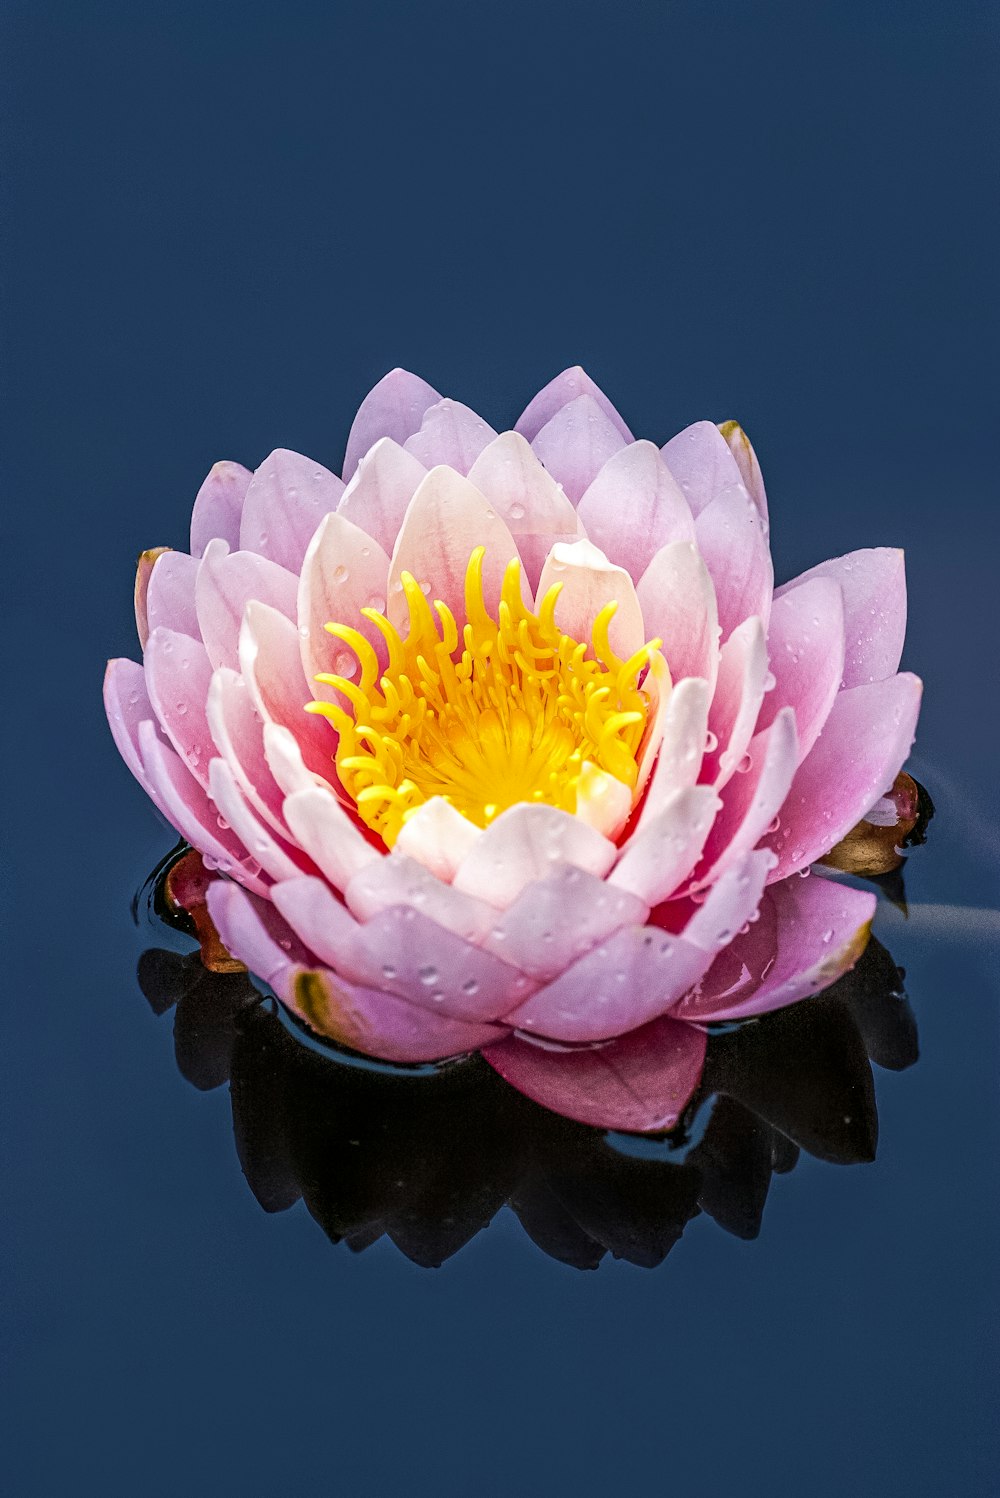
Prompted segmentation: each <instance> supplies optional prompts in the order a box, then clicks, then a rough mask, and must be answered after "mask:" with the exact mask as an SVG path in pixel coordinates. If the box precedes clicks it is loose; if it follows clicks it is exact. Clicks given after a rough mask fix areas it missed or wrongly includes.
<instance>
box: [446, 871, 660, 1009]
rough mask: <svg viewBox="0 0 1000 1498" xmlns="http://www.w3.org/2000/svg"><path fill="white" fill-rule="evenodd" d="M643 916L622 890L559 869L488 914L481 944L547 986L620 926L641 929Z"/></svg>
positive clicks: (644, 910) (644, 908) (642, 907)
mask: <svg viewBox="0 0 1000 1498" xmlns="http://www.w3.org/2000/svg"><path fill="white" fill-rule="evenodd" d="M453 893H454V891H453ZM648 914H649V907H648V905H646V903H645V901H643V900H640V899H639V898H638V897H637V896H635V895H632V894H629V893H628V891H627V890H622V889H614V888H613V887H612V886H611V885H610V884H609V883H608V882H607V881H606V880H604V879H595V878H594V876H593V875H592V874H585V873H584V872H583V870H582V869H576V868H569V867H565V866H562V867H559V868H555V869H553V870H552V871H551V873H549V874H546V875H545V877H544V878H543V879H540V880H539V881H538V883H537V884H531V885H529V886H528V888H527V889H525V890H523V891H522V893H521V894H520V895H519V896H518V898H517V899H516V900H515V901H514V903H513V904H512V905H510V906H509V907H508V908H507V909H506V910H505V911H504V912H503V914H502V915H498V914H497V912H496V911H495V910H490V915H491V917H492V921H491V923H490V927H489V930H488V934H487V935H486V937H485V940H484V942H483V945H484V946H485V948H486V950H487V951H489V952H493V953H494V954H495V955H496V956H497V957H502V958H503V960H504V961H505V962H509V963H512V964H513V965H514V966H515V967H516V968H518V969H520V971H521V972H523V973H527V974H528V976H529V977H530V978H534V979H536V980H538V981H540V982H548V981H549V980H551V979H552V978H556V977H558V975H559V974H560V973H561V972H562V971H563V970H564V969H565V968H567V967H569V965H570V964H571V963H573V962H575V961H576V960H577V958H579V957H582V956H583V955H584V953H586V952H589V951H590V949H591V948H592V947H594V946H596V945H597V943H598V942H601V941H604V940H605V938H606V937H609V936H610V935H611V934H612V933H613V932H614V931H617V930H618V929H619V927H621V926H636V925H641V924H642V923H643V922H644V921H645V919H646V917H647V916H648Z"/></svg>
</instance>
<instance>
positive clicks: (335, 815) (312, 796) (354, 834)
mask: <svg viewBox="0 0 1000 1498" xmlns="http://www.w3.org/2000/svg"><path fill="white" fill-rule="evenodd" d="M285 821H286V822H287V823H288V826H289V829H290V831H291V833H292V836H293V837H294V838H295V841H296V842H297V843H298V845H299V847H300V848H303V849H304V850H305V851H306V853H308V854H309V856H310V858H311V859H312V860H313V862H314V863H315V865H316V867H317V868H318V869H319V870H320V871H321V873H323V874H324V875H325V876H326V878H327V879H329V881H330V883H331V884H332V885H333V886H334V887H335V888H336V889H346V888H347V886H348V885H349V884H350V882H351V880H352V879H353V878H354V876H355V875H356V874H357V873H359V871H360V870H361V869H363V868H364V867H365V866H366V865H367V864H370V863H380V862H381V861H382V856H381V855H380V854H379V853H377V852H376V850H375V849H374V848H373V847H372V845H371V843H370V842H369V841H368V839H367V838H366V837H365V836H364V835H363V834H362V833H361V832H359V831H358V828H357V826H356V825H355V823H354V821H353V820H352V819H351V817H350V816H348V814H347V812H346V811H345V810H344V808H343V807H342V806H341V804H340V802H339V801H338V800H337V798H336V796H335V795H334V794H333V792H332V791H329V790H321V789H320V787H319V786H309V787H308V788H307V789H305V790H301V791H296V792H295V793H294V794H293V795H291V796H288V797H287V798H286V800H285Z"/></svg>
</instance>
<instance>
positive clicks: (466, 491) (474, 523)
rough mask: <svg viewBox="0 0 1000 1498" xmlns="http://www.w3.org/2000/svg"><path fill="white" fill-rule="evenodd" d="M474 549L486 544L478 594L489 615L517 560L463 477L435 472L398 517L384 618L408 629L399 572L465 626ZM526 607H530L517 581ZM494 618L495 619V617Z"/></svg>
mask: <svg viewBox="0 0 1000 1498" xmlns="http://www.w3.org/2000/svg"><path fill="white" fill-rule="evenodd" d="M477 546H485V548H486V556H485V559H484V562H483V594H484V597H485V600H486V606H487V608H488V609H489V610H490V611H491V612H492V611H494V610H495V609H496V607H497V604H498V603H499V600H500V589H501V586H502V583H503V575H504V571H505V569H506V566H507V563H508V562H509V561H511V559H512V558H514V557H516V556H517V554H518V552H517V546H516V545H515V542H514V538H513V536H512V535H511V533H510V531H509V530H508V529H507V527H506V526H505V525H504V523H503V521H502V520H501V519H500V518H499V516H498V515H497V513H496V511H495V510H494V509H493V508H492V506H491V505H490V504H489V502H488V501H487V500H486V499H485V498H484V497H483V495H482V494H480V492H479V490H478V489H476V488H475V487H474V486H473V485H472V484H470V483H469V481H468V479H466V478H463V477H462V476H461V474H458V473H456V472H455V471H454V469H452V468H434V469H432V470H431V472H430V473H429V474H428V475H427V477H426V478H425V479H424V481H423V483H422V484H421V485H420V488H419V489H418V490H417V492H416V494H415V495H414V496H413V499H412V500H411V501H410V506H409V508H408V510H407V512H406V514H405V516H404V517H403V524H402V526H401V527H400V531H399V535H398V536H397V538H396V546H395V550H394V551H393V554H392V562H391V564H390V568H389V589H388V598H389V618H390V619H391V621H392V623H393V624H394V625H395V626H396V628H397V629H399V630H402V631H405V630H406V629H407V628H408V621H409V615H408V612H407V606H406V599H405V597H404V596H403V584H402V582H401V581H400V574H401V573H403V572H410V573H412V575H413V576H414V577H415V578H416V580H417V582H418V583H419V584H420V585H421V587H422V588H423V589H424V591H425V592H426V594H427V597H428V600H429V601H430V602H431V603H434V602H435V601H436V600H437V599H441V600H442V602H444V603H446V604H447V605H448V607H449V608H450V609H451V611H452V613H453V614H454V615H455V618H456V620H457V621H458V626H459V629H461V627H462V625H463V624H464V623H465V574H466V570H467V568H468V565H469V558H470V557H471V555H472V553H473V551H474V550H475V549H476V547H477ZM522 592H523V593H524V594H525V603H527V604H530V601H531V600H530V595H528V594H527V588H526V584H524V580H523V579H522ZM494 617H495V615H494Z"/></svg>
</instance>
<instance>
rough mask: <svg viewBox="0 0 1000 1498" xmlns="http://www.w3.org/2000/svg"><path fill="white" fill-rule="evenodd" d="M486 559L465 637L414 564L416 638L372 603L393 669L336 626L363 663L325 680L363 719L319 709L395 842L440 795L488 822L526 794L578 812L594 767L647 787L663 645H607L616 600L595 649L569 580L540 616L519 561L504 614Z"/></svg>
mask: <svg viewBox="0 0 1000 1498" xmlns="http://www.w3.org/2000/svg"><path fill="white" fill-rule="evenodd" d="M484 554H485V550H484V548H483V547H478V548H477V549H476V550H475V551H474V552H473V553H472V556H471V558H470V559H469V565H468V568H467V571H466V576H465V615H466V621H467V622H466V624H465V625H464V627H463V629H462V631H461V634H460V633H459V628H458V625H457V623H456V620H455V616H454V614H453V613H452V612H451V610H450V609H449V608H448V607H447V605H445V604H443V603H440V602H435V604H434V610H433V612H432V611H431V607H430V605H429V604H428V602H427V599H426V598H425V597H424V594H423V592H422V591H421V589H420V587H419V585H418V583H417V582H416V580H415V579H414V578H413V577H412V576H411V575H410V574H409V573H408V572H404V573H403V574H402V585H403V590H404V594H405V598H406V603H407V607H408V610H409V630H408V633H407V634H406V637H405V638H403V637H402V636H401V635H400V634H399V633H398V632H397V630H396V629H395V628H394V626H393V625H392V624H390V623H389V621H388V619H387V618H386V617H385V616H384V615H383V614H381V613H379V612H378V611H377V610H376V609H371V608H366V609H362V610H361V613H362V614H363V615H364V617H365V618H366V619H368V620H369V621H370V622H371V623H372V624H373V625H374V626H375V627H376V628H377V629H378V630H379V632H380V634H381V635H382V637H383V638H384V640H385V643H386V647H387V650H388V665H387V667H386V670H385V671H384V672H382V673H381V674H380V671H379V662H378V658H377V656H376V653H375V651H374V650H373V649H372V646H371V644H370V643H369V642H368V640H366V639H365V637H364V635H362V634H361V633H360V632H359V631H358V630H356V629H352V628H351V627H350V626H349V625H346V624H328V625H327V626H326V628H327V629H328V630H329V632H330V634H332V635H335V636H336V637H337V639H339V640H342V641H343V642H344V643H345V644H346V645H348V646H350V648H351V650H352V651H353V652H354V654H355V655H356V656H357V660H358V667H359V669H358V671H356V672H355V673H353V675H352V677H347V676H343V675H341V676H336V675H325V674H324V675H321V676H317V678H316V680H317V681H321V682H325V683H326V684H327V685H329V686H332V687H335V688H336V689H337V691H338V692H339V693H341V694H342V696H343V698H344V699H346V701H347V702H348V703H349V704H350V707H351V709H353V713H352V712H349V711H347V710H346V709H345V708H344V707H343V706H341V705H340V704H338V703H336V702H311V703H310V704H309V711H311V712H315V713H322V714H323V715H324V716H326V717H327V718H329V719H331V721H332V722H333V724H334V726H335V727H336V729H337V732H338V734H339V735H340V741H339V743H338V745H337V752H336V763H337V771H338V774H339V776H340V779H341V783H342V784H343V786H344V788H345V790H347V791H348V793H349V794H350V795H351V796H353V797H354V800H355V801H356V802H357V805H358V810H359V812H360V814H361V816H362V818H363V819H364V821H365V822H366V823H367V825H368V826H369V827H371V828H373V829H374V830H375V831H376V832H377V833H378V834H379V835H380V836H381V837H382V838H383V840H384V841H385V843H386V845H387V846H388V847H390V848H391V847H392V845H393V844H394V842H395V841H396V838H397V837H398V836H399V832H400V829H401V827H402V826H403V824H404V822H406V820H407V818H408V817H410V816H411V815H412V814H413V813H414V812H415V811H416V810H417V808H418V807H420V806H422V805H423V804H424V802H426V801H428V800H429V799H430V798H431V797H432V796H441V797H443V798H444V799H445V800H446V801H448V802H450V803H451V805H452V806H454V807H455V808H456V809H457V810H458V811H460V812H461V813H462V814H463V815H464V816H466V817H468V818H469V820H470V821H472V822H474V823H475V824H476V825H477V826H479V827H485V826H487V825H488V824H489V823H490V822H491V821H492V820H493V818H494V817H495V816H497V815H498V814H499V813H500V812H501V811H503V810H504V809H505V808H506V807H508V806H512V805H513V804H514V803H515V802H519V801H541V802H546V803H547V804H548V805H550V806H558V807H561V808H563V810H565V811H570V812H573V811H575V810H576V799H577V787H578V783H579V780H580V777H581V774H582V773H583V770H584V767H585V766H586V765H588V764H589V765H594V766H597V767H598V768H599V769H600V770H603V771H606V772H607V773H608V774H610V775H613V776H614V777H615V778H616V779H617V780H620V781H621V782H622V783H623V784H625V785H626V786H628V787H629V789H630V790H633V791H634V790H635V787H636V782H637V778H638V765H637V753H638V750H639V746H640V744H641V741H642V737H643V731H644V729H645V725H646V716H647V710H648V705H649V704H648V698H647V696H646V693H645V692H644V691H643V689H642V687H641V686H640V685H639V678H640V676H641V675H642V674H643V672H644V671H645V668H646V666H647V665H648V663H649V660H650V657H651V655H652V654H653V653H654V652H655V651H656V650H657V649H658V647H659V644H660V642H659V640H653V641H651V642H650V643H649V644H647V645H644V646H643V647H642V649H641V650H638V651H636V653H635V655H633V656H632V657H631V658H630V659H629V660H627V661H623V660H621V659H619V657H618V656H617V655H616V654H615V652H614V651H613V650H612V648H611V645H610V642H609V640H608V629H609V626H610V624H611V620H612V618H613V616H614V613H615V610H616V608H617V605H616V604H614V603H609V604H608V605H607V606H606V607H605V608H604V609H602V610H601V612H600V613H599V614H598V616H597V618H596V619H595V620H594V625H593V630H592V639H591V642H590V643H586V642H584V643H580V642H578V641H576V640H574V639H572V638H571V637H570V636H569V635H564V634H563V633H562V632H561V631H560V630H559V628H558V627H557V625H556V623H555V608H556V600H557V598H558V596H559V592H560V589H561V584H558V583H557V584H555V585H554V586H553V587H551V588H550V589H549V590H548V592H547V593H546V594H545V597H544V598H543V599H542V601H541V603H540V605H539V608H538V613H537V614H535V613H532V612H531V611H530V610H529V609H528V608H526V607H525V605H524V602H523V600H522V597H521V580H520V564H519V562H518V561H517V560H514V561H512V562H511V563H510V564H509V565H508V567H507V569H506V572H505V574H504V579H503V587H502V591H501V599H500V603H499V606H498V608H497V618H496V619H493V618H492V617H491V615H490V614H489V612H488V610H487V608H486V604H485V601H484V598H483V557H484ZM435 614H436V615H437V619H436V620H435V617H434V615H435Z"/></svg>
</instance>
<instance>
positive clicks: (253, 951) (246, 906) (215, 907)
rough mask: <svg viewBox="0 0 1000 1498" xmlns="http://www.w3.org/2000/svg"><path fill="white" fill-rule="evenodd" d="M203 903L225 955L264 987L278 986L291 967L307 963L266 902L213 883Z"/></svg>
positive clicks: (304, 953)
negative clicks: (261, 981)
mask: <svg viewBox="0 0 1000 1498" xmlns="http://www.w3.org/2000/svg"><path fill="white" fill-rule="evenodd" d="M206 901H207V904H208V913H209V915H210V916H211V917H212V921H213V923H214V925H215V929H216V930H217V931H218V933H219V935H220V937H221V938H222V943H223V946H224V947H225V948H226V951H227V952H229V953H231V954H232V956H233V957H237V958H238V959H239V961H240V962H242V963H244V964H245V965H246V966H247V967H248V968H249V970H250V972H251V973H253V974H254V975H255V976H256V977H258V978H262V979H263V980H264V982H265V983H274V981H275V980H278V981H279V982H280V981H281V980H282V978H283V977H284V975H285V973H286V970H287V969H288V968H289V967H290V966H291V964H293V963H308V962H311V960H312V956H311V954H310V953H309V952H307V951H306V949H305V947H303V945H302V943H301V942H300V941H299V939H298V937H297V936H296V935H295V932H294V931H292V929H291V927H290V926H289V925H288V923H287V922H286V921H285V919H284V918H283V917H282V916H281V915H280V914H279V913H278V911H277V910H275V908H274V906H273V905H272V904H271V901H270V900H261V899H258V898H256V897H255V896H254V895H250V894H247V892H246V890H245V889H241V888H240V886H239V885H238V884H232V883H230V881H229V880H228V879H214V880H213V881H212V883H211V884H210V885H209V886H208V892H207V895H206Z"/></svg>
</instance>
